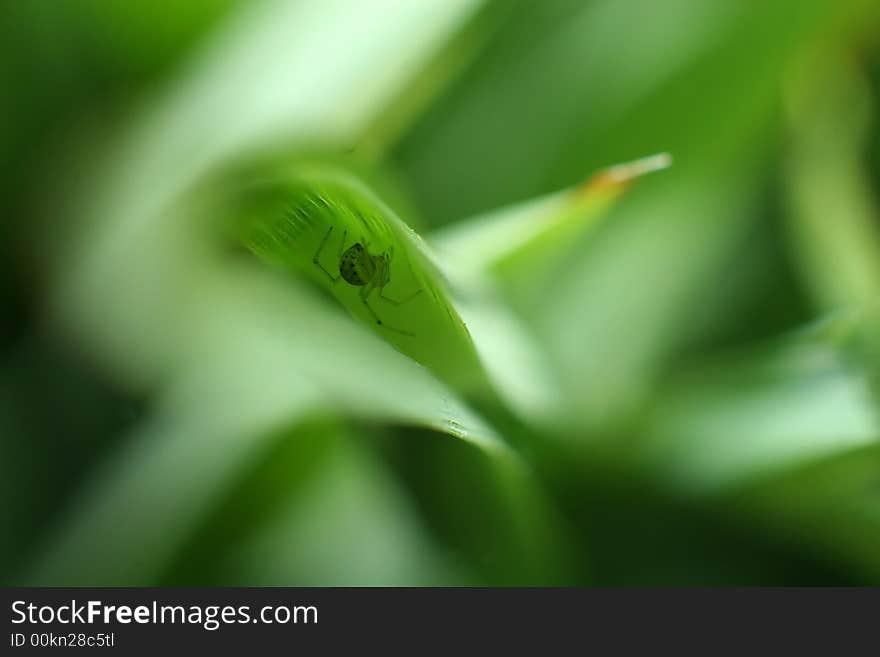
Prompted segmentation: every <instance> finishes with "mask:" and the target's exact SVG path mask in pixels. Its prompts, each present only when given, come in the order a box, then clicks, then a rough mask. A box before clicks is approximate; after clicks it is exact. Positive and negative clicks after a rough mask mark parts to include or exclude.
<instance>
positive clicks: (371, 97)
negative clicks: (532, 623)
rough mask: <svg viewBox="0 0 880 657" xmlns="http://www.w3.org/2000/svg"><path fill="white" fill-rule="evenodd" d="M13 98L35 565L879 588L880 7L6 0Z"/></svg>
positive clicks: (94, 575) (11, 332) (18, 328)
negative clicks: (348, 245) (355, 273)
mask: <svg viewBox="0 0 880 657" xmlns="http://www.w3.org/2000/svg"><path fill="white" fill-rule="evenodd" d="M0 82H2V87H3V89H4V90H5V93H4V94H3V100H2V102H0V154H2V157H0V167H2V169H0V185H2V190H3V196H4V199H5V201H6V203H5V206H6V209H5V212H4V213H3V217H2V223H0V245H2V252H0V256H2V258H0V272H2V288H0V295H2V297H0V304H2V306H0V307H2V321H0V527H2V528H3V529H2V531H0V582H2V583H4V584H52V585H76V584H80V585H139V584H166V585H184V584H207V585H211V584H229V585H236V584H242V585H244V584H251V585H368V584H373V585H437V584H441V585H484V584H487V585H511V584H548V585H630V584H671V585H693V584H744V585H753V584H799V585H800V584H878V583H880V415H878V401H880V398H878V387H877V367H878V364H880V360H878V358H880V356H878V354H880V349H878V347H880V343H878V338H877V336H878V335H880V334H878V328H880V327H878V316H877V299H878V294H880V223H878V219H880V209H878V190H880V122H878V116H880V110H878V107H880V105H878V103H880V7H878V6H877V3H876V2H872V1H870V0H846V1H842V2H841V1H839V0H835V1H832V0H806V1H799V2H794V1H789V0H773V1H770V2H762V3H747V2H741V1H740V0H715V1H713V2H704V1H703V0H662V1H659V2H650V1H648V0H586V1H572V0H550V1H549V2H531V1H529V0H486V1H485V2H481V1H480V0H448V1H442V2H441V1H440V0H437V1H429V0H419V1H417V2H406V3H395V2H391V1H390V0H367V1H361V2H355V1H354V0H324V1H322V2H318V1H313V0H290V1H287V0H260V1H258V2H236V1H235V0H191V1H189V2H183V3H181V2H175V3H167V5H166V4H163V3H156V2H140V1H139V0H135V1H133V2H125V3H123V2H111V1H110V0H72V1H70V2H49V1H48V0H37V1H34V2H7V3H4V4H3V5H2V7H0ZM661 152H668V153H670V154H671V155H672V157H673V158H674V164H673V166H672V167H671V168H669V169H668V170H666V171H662V172H659V173H656V174H652V175H650V176H646V177H644V178H643V179H642V178H640V179H638V180H634V181H631V183H630V184H629V185H622V184H614V183H609V179H608V178H607V177H606V178H602V177H601V174H600V178H598V179H597V178H591V176H592V175H593V174H595V172H597V171H599V170H601V169H603V168H604V167H607V166H609V165H613V164H616V163H620V162H627V161H631V160H634V159H636V158H641V157H644V156H649V155H651V154H654V153H661ZM316 171H320V172H326V171H330V172H332V175H331V179H332V180H333V181H336V182H334V183H333V184H326V181H325V180H324V179H323V178H322V179H321V181H320V182H317V183H316V182H314V176H315V172H316ZM585 180H592V183H590V182H587V183H586V184H585V183H584V181H585ZM597 180H598V182H597ZM267 181H268V182H267ZM339 181H342V182H341V183H339ZM337 183H338V184H337ZM267 185H268V187H267ZM254 189H257V190H263V192H260V193H257V194H256V195H255V194H254V193H253V190H254ZM266 189H270V190H271V193H265V190H266ZM316 189H317V190H318V191H317V192H315V190H316ZM309 199H312V200H313V199H323V200H322V201H320V202H322V203H323V202H324V201H326V206H321V207H322V210H321V213H320V215H321V216H320V218H319V219H316V220H315V221H317V222H319V226H318V227H317V228H315V229H314V232H313V233H309V234H308V235H307V237H305V238H303V240H304V241H296V240H293V241H291V240H288V239H287V237H285V235H288V234H289V228H290V226H289V225H288V224H285V223H284V222H285V221H287V220H286V219H285V216H286V215H285V212H286V211H287V210H285V208H288V209H289V208H290V207H294V208H296V207H299V206H297V204H298V203H299V204H300V206H301V207H307V201H308V202H311V200H309ZM303 212H304V213H305V210H303ZM306 214H307V213H306ZM304 216H305V215H304ZM364 217H369V221H367V223H369V222H372V223H370V225H372V226H374V229H373V230H374V232H375V235H371V237H373V239H372V244H373V246H374V247H375V248H376V249H378V248H379V247H380V246H381V248H382V249H383V250H385V249H387V248H388V247H390V246H393V247H394V249H395V254H396V255H395V260H394V261H393V262H392V270H391V271H392V280H393V281H396V282H397V284H399V285H400V286H401V287H400V288H396V287H395V285H394V284H392V285H391V286H389V289H390V290H392V289H393V290H400V289H410V284H412V285H413V286H416V287H419V288H421V289H423V290H425V291H429V292H430V294H428V293H427V292H426V293H425V294H423V295H420V298H418V300H417V301H415V302H413V304H412V305H409V304H407V305H405V306H401V307H400V308H385V309H383V313H385V312H387V313H388V316H389V317H390V318H391V319H390V321H389V323H390V324H392V325H399V326H400V327H401V328H405V329H409V330H411V331H412V333H413V334H414V337H409V336H406V335H403V334H394V333H393V332H389V331H388V330H385V329H383V328H381V327H376V326H375V325H373V324H372V322H371V319H370V315H369V314H368V313H366V312H365V311H364V308H363V306H361V305H359V304H360V301H359V299H358V298H357V295H356V294H355V293H354V292H353V291H352V290H350V289H348V288H344V287H343V288H336V287H333V286H328V285H327V284H326V281H324V282H323V283H322V281H321V277H320V275H319V274H316V272H315V271H314V270H313V269H309V266H310V262H309V261H310V258H311V256H312V255H313V253H314V249H315V244H317V243H318V241H319V239H320V236H321V235H323V234H324V231H325V230H326V228H325V226H330V225H334V226H336V227H337V233H336V234H338V232H339V231H338V228H339V227H342V226H352V227H354V226H358V225H359V223H358V222H364V221H366V220H365V219H363V218H364ZM336 222H340V223H336ZM367 223H364V225H367ZM254 231H256V232H254ZM254 235H258V236H261V237H260V239H258V240H257V241H254ZM261 240H262V241H261ZM309 240H311V241H309ZM255 244H258V245H263V246H265V245H267V244H268V245H270V247H267V248H262V247H260V248H255ZM404 265H406V267H404ZM405 270H406V271H405ZM397 296H403V295H402V294H398V295H397ZM450 318H451V320H450ZM458 318H460V320H461V321H462V322H463V324H460V323H456V322H458V321H459V319H458ZM441 320H442V321H441ZM447 320H450V321H451V323H450V324H448V325H446V324H443V322H445V321H447ZM464 325H466V328H465V327H464ZM444 326H445V327H446V328H443V327H444Z"/></svg>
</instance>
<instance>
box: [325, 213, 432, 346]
mask: <svg viewBox="0 0 880 657" xmlns="http://www.w3.org/2000/svg"><path fill="white" fill-rule="evenodd" d="M332 232H333V226H330V228H329V229H328V230H327V234H326V235H324V239H322V240H321V244H320V246H318V250H317V251H316V252H315V255H314V257H313V258H312V262H313V263H314V264H315V265H316V266H317V267H319V268H320V269H321V271H323V272H324V273H325V274H326V275H327V277H328V278H329V279H330V281H331V283H334V284H335V283H337V282H338V281H339V279H340V278H341V279H342V280H344V281H345V282H346V283H348V284H349V285H352V286H354V287H359V288H361V289H360V293H359V296H360V298H361V302H362V303H363V304H364V306H365V307H366V309H367V310H368V311H369V313H370V315H372V317H373V319H375V320H376V324H378V325H379V326H384V327H385V328H387V329H389V330H391V331H394V332H395V333H401V334H403V335H408V336H412V333H409V332H407V331H401V330H400V329H396V328H393V327H391V326H388V325H387V324H385V323H384V322H383V321H382V320H381V319H380V318H379V316H378V315H377V314H376V311H375V310H374V309H373V307H372V306H371V305H370V301H369V297H370V295H371V294H372V293H373V290H377V289H378V290H379V298H380V299H383V300H384V301H387V302H388V303H390V304H392V305H395V306H399V305H401V304H403V303H406V302H407V301H409V300H410V299H412V298H414V297H415V296H416V295H417V294H419V292H421V290H416V291H415V292H414V293H413V294H411V295H410V296H409V297H407V298H406V299H403V300H402V301H397V300H396V299H392V298H390V297H387V296H385V286H386V285H388V283H389V282H390V281H391V258H392V257H393V255H394V250H393V247H392V248H391V249H389V250H388V251H386V252H385V253H380V254H379V255H373V254H371V253H370V252H369V251H368V250H367V246H365V244H366V241H365V240H364V244H361V243H360V242H355V243H354V244H352V245H351V246H350V247H348V248H347V249H345V241H346V238H347V237H348V231H347V230H346V231H343V233H342V242H341V243H340V245H339V275H338V276H334V275H333V274H332V273H330V272H329V271H327V269H326V268H325V267H324V265H323V264H321V260H320V257H321V253H322V252H323V250H324V246H325V244H326V243H327V240H328V239H329V238H330V234H331V233H332Z"/></svg>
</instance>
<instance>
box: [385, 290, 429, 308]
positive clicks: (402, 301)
mask: <svg viewBox="0 0 880 657" xmlns="http://www.w3.org/2000/svg"><path fill="white" fill-rule="evenodd" d="M421 291H422V288H419V289H418V290H416V291H415V292H413V293H412V294H410V295H409V296H408V297H406V298H404V299H400V300H398V299H392V298H391V297H386V296H385V287H384V286H382V287H380V288H379V298H380V299H382V300H383V301H387V302H388V303H390V304H391V305H392V306H402V305H403V304H405V303H408V302H410V301H412V300H413V299H415V298H416V297H417V296H419V294H420V293H421Z"/></svg>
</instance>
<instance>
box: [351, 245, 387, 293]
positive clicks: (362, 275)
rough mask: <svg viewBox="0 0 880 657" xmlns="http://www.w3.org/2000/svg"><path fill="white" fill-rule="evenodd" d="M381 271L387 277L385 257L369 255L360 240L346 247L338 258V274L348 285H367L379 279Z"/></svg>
mask: <svg viewBox="0 0 880 657" xmlns="http://www.w3.org/2000/svg"><path fill="white" fill-rule="evenodd" d="M383 273H384V278H386V279H387V277H388V267H387V263H386V257H385V256H381V255H378V256H374V255H370V253H369V252H368V251H367V250H366V249H365V248H364V247H363V246H362V245H361V243H360V242H355V243H354V244H353V245H352V246H350V247H348V249H347V250H346V251H345V252H344V253H343V254H342V257H341V258H340V259H339V274H340V275H341V276H342V278H343V279H344V280H345V282H346V283H348V284H349V285H355V286H361V285H368V284H370V283H371V282H373V281H374V280H377V279H381V278H382V277H383V276H382V274H383ZM377 282H378V281H377Z"/></svg>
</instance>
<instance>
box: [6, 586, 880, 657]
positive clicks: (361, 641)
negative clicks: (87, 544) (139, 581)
mask: <svg viewBox="0 0 880 657" xmlns="http://www.w3.org/2000/svg"><path fill="white" fill-rule="evenodd" d="M2 598H3V600H2V604H3V607H4V611H3V618H4V629H5V634H4V636H3V638H2V654H18V653H19V652H27V651H35V650H50V649H58V648H76V649H90V650H91V651H101V652H104V653H117V654H141V653H153V654H155V653H156V652H157V651H167V650H172V651H177V650H211V649H223V650H224V651H225V650H252V649H254V648H272V647H275V648H278V649H285V650H300V649H303V650H306V649H307V650H310V651H319V652H320V653H324V652H328V651H335V650H340V651H341V650H344V649H347V650H350V649H352V647H356V646H360V647H363V648H364V649H366V648H370V649H390V648H395V649H398V650H409V651H410V652H411V653H418V652H422V651H423V649H425V648H428V647H430V648H432V650H436V649H447V650H454V651H455V652H456V653H458V652H461V651H465V652H470V648H475V647H476V645H477V643H476V642H479V644H484V645H487V646H492V647H494V648H495V649H501V648H504V647H514V648H517V649H519V650H522V649H528V650H535V651H540V652H541V653H542V654H544V653H547V652H548V651H549V652H551V653H557V652H559V653H568V652H572V650H576V651H577V652H580V651H582V650H583V651H590V650H594V649H602V650H603V651H605V650H614V651H615V652H617V651H625V652H630V651H632V652H635V651H639V652H644V651H646V650H647V651H654V650H657V649H660V648H663V649H676V650H681V649H691V650H695V651H697V650H698V651H702V652H703V653H705V651H706V650H712V651H714V650H715V649H717V648H720V647H725V648H728V649H730V648H737V649H742V650H750V649H751V650H753V649H755V648H760V649H761V650H766V649H769V648H771V647H773V648H776V649H781V650H786V651H790V650H792V649H793V648H796V647H798V646H804V647H809V648H812V649H817V648H826V649H828V650H834V651H835V652H836V651H838V650H839V649H840V648H843V647H846V646H858V645H872V644H870V643H868V644H863V643H861V642H862V641H867V640H870V641H872V642H873V641H874V640H876V630H875V628H876V623H877V621H876V618H877V610H878V609H880V589H806V588H804V589H728V590H722V589H666V590H663V589H512V588H507V589H488V588H487V589H418V588H412V589H408V588H400V589H372V588H308V589H306V588H303V589H299V588H216V589H172V588H141V589H135V588H132V589H122V588H69V589H64V588H62V589H37V588H6V589H2Z"/></svg>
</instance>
